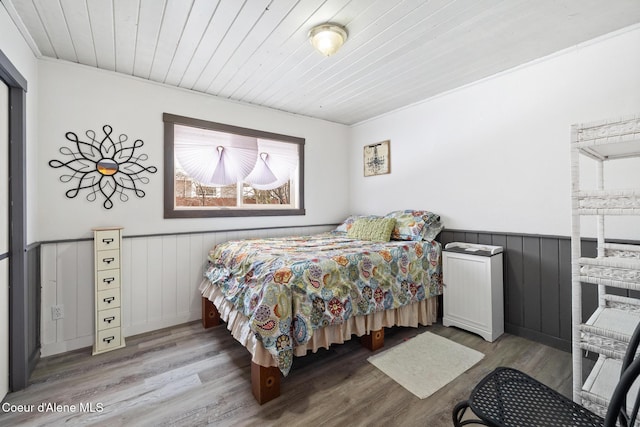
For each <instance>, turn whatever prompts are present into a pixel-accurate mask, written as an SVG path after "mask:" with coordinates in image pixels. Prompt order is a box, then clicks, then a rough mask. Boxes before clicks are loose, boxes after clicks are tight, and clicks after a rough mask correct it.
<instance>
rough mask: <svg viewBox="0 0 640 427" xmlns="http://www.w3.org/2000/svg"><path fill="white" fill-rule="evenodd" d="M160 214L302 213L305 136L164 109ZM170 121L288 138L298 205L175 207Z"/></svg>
mask: <svg viewBox="0 0 640 427" xmlns="http://www.w3.org/2000/svg"><path fill="white" fill-rule="evenodd" d="M162 121H163V122H164V217H165V218H219V217H251V216H289V215H305V208H304V145H305V139H304V138H299V137H295V136H289V135H282V134H277V133H272V132H265V131H261V130H256V129H249V128H243V127H239V126H232V125H227V124H223V123H216V122H211V121H207V120H201V119H194V118H190V117H183V116H177V115H175V114H169V113H164V114H163V115H162ZM174 125H184V126H191V127H197V128H202V129H208V130H214V131H219V132H227V133H234V134H237V135H244V136H249V137H254V138H264V139H271V140H276V141H283V142H291V143H294V144H298V145H299V152H298V156H299V167H298V194H297V199H298V207H296V208H286V209H275V208H269V209H246V208H242V209H237V208H233V207H229V208H220V209H197V208H189V209H179V208H178V209H176V207H175V188H174V184H175V169H174V132H173V129H174Z"/></svg>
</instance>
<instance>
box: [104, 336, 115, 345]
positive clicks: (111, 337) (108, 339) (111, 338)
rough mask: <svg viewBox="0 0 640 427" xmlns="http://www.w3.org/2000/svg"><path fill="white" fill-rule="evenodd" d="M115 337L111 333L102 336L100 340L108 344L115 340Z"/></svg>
mask: <svg viewBox="0 0 640 427" xmlns="http://www.w3.org/2000/svg"><path fill="white" fill-rule="evenodd" d="M115 339H116V337H114V336H113V335H111V336H110V337H104V338H102V341H104V342H106V343H107V344H109V343H110V342H111V341H113V340H115Z"/></svg>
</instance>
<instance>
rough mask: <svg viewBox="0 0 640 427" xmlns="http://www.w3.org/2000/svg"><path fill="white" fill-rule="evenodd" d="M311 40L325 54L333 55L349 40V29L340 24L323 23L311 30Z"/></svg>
mask: <svg viewBox="0 0 640 427" xmlns="http://www.w3.org/2000/svg"><path fill="white" fill-rule="evenodd" d="M309 41H311V44H312V45H313V47H314V48H316V50H317V51H318V52H320V53H321V54H323V55H324V56H331V55H333V54H334V53H336V52H337V51H338V49H340V47H342V45H343V44H344V42H345V41H347V30H346V29H345V28H344V27H343V26H342V25H338V24H322V25H318V26H316V27H313V28H312V29H311V31H309Z"/></svg>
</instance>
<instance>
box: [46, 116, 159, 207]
mask: <svg viewBox="0 0 640 427" xmlns="http://www.w3.org/2000/svg"><path fill="white" fill-rule="evenodd" d="M102 131H103V133H104V137H102V136H100V137H98V135H97V134H96V132H95V131H93V130H87V131H86V132H85V135H86V137H87V139H86V140H85V141H82V140H81V139H80V138H78V135H76V134H75V133H74V132H67V133H66V134H65V136H66V138H67V140H69V141H70V142H72V143H73V144H74V147H75V148H68V147H61V148H60V153H61V154H63V155H64V156H67V157H68V158H70V159H69V160H68V161H66V162H64V161H60V160H50V161H49V166H51V167H52V168H56V169H58V168H66V169H68V170H69V171H71V172H68V173H67V174H64V175H61V176H60V181H62V182H64V183H73V184H74V187H73V188H71V189H69V190H67V192H66V193H65V195H66V196H67V197H68V198H70V199H73V198H75V197H76V196H78V194H80V193H81V192H83V191H85V190H86V191H87V192H88V194H87V196H86V198H87V200H88V201H90V202H93V201H95V200H96V199H97V197H98V195H99V194H101V195H102V197H104V202H103V203H102V206H104V208H105V209H111V208H112V207H113V201H112V199H113V198H114V197H116V196H117V197H118V198H119V199H120V201H122V202H126V201H127V200H129V196H128V195H127V193H129V192H133V194H135V195H136V196H137V197H140V198H142V197H144V196H145V194H146V193H145V192H144V191H143V190H142V189H141V188H140V187H139V186H140V184H148V183H149V178H148V177H146V176H142V175H143V174H145V173H156V172H157V171H158V168H156V167H155V166H144V165H143V164H142V162H144V161H146V160H147V159H148V156H147V155H146V154H136V150H138V149H140V148H142V146H143V145H144V142H142V140H140V139H136V140H135V141H134V142H133V143H132V144H131V143H129V144H128V143H127V141H128V140H129V137H128V136H127V135H125V134H120V135H119V136H118V138H117V141H114V140H113V139H112V137H111V134H112V133H113V129H112V127H111V126H109V125H104V126H103V127H102Z"/></svg>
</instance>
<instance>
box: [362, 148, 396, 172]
mask: <svg viewBox="0 0 640 427" xmlns="http://www.w3.org/2000/svg"><path fill="white" fill-rule="evenodd" d="M390 155H391V152H390V151H389V141H388V140H387V141H382V142H378V143H377V144H371V145H365V146H364V176H372V175H382V174H385V173H390V168H389V165H390V164H391V162H390Z"/></svg>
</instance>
